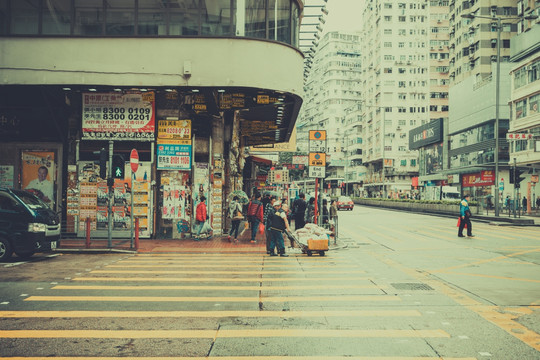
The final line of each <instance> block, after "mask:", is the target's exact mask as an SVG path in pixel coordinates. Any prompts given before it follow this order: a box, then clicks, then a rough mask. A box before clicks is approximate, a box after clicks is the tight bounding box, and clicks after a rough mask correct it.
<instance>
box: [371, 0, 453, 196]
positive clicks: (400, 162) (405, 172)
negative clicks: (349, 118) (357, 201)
mask: <svg viewBox="0 0 540 360" xmlns="http://www.w3.org/2000/svg"><path fill="white" fill-rule="evenodd" d="M428 9H429V3H428V2H427V1H418V0H415V1H410V0H402V1H379V0H368V1H365V3H364V6H363V10H362V14H361V16H362V26H363V31H362V45H363V48H364V49H363V51H362V98H361V103H362V106H363V114H362V115H363V137H362V139H363V144H364V151H363V160H364V164H365V165H366V167H367V173H366V176H365V181H364V183H363V185H364V189H365V195H368V196H384V197H386V196H389V197H397V196H399V195H401V194H404V193H407V192H409V191H410V189H411V181H412V178H413V177H415V176H416V174H417V173H418V163H417V158H418V152H417V151H415V150H410V149H409V131H410V130H411V129H413V128H416V127H417V126H420V125H422V124H425V123H428V122H429V120H430V117H431V115H430V111H429V104H430V102H429V98H430V90H431V89H430V71H429V70H430V41H431V40H430V39H431V38H430V33H429V32H430V20H429V12H428ZM438 50H439V49H438V48H437V51H438ZM441 50H444V49H441ZM441 52H442V51H441Z"/></svg>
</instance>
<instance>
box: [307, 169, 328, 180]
mask: <svg viewBox="0 0 540 360" xmlns="http://www.w3.org/2000/svg"><path fill="white" fill-rule="evenodd" d="M309 177H311V178H325V177H326V168H325V167H324V166H310V167H309Z"/></svg>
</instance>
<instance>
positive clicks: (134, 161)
mask: <svg viewBox="0 0 540 360" xmlns="http://www.w3.org/2000/svg"><path fill="white" fill-rule="evenodd" d="M129 164H130V165H131V172H132V173H134V174H135V173H136V172H137V170H138V169H139V153H138V152H137V149H132V150H131V154H130V155H129Z"/></svg>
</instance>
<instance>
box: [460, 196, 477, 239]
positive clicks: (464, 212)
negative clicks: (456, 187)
mask: <svg viewBox="0 0 540 360" xmlns="http://www.w3.org/2000/svg"><path fill="white" fill-rule="evenodd" d="M469 197H470V195H469V194H467V195H465V197H464V198H463V200H461V202H460V203H459V216H460V217H461V221H460V223H459V230H458V236H459V237H464V236H463V228H464V227H465V225H467V236H468V237H474V235H473V234H472V224H471V209H470V208H469Z"/></svg>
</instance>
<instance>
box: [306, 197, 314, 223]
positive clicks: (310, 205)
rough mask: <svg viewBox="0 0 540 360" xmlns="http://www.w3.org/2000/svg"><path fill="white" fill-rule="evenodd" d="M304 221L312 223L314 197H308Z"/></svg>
mask: <svg viewBox="0 0 540 360" xmlns="http://www.w3.org/2000/svg"><path fill="white" fill-rule="evenodd" d="M305 220H306V223H314V220H315V198H314V197H311V198H309V203H308V206H307V209H306V218H305Z"/></svg>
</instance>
